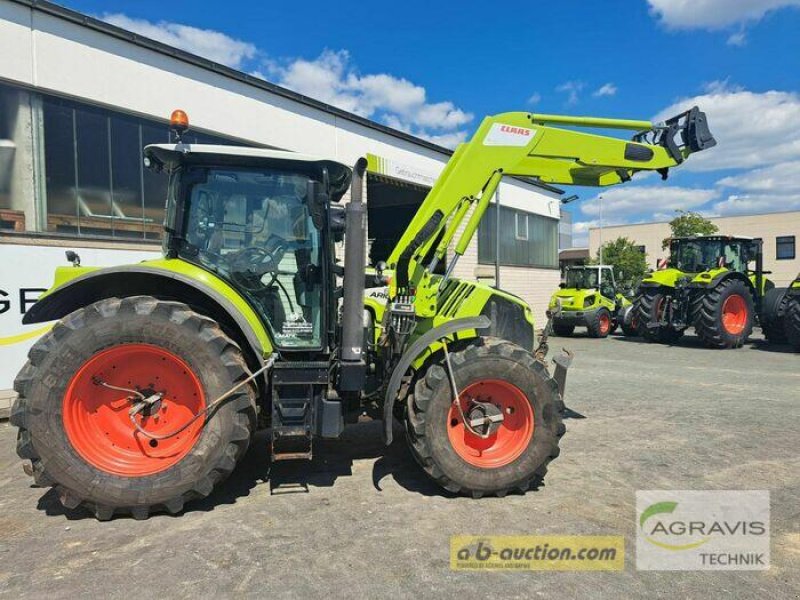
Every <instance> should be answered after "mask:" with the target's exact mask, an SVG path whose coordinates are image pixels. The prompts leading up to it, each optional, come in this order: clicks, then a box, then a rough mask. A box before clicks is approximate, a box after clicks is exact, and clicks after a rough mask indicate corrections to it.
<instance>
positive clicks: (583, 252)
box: [558, 248, 589, 260]
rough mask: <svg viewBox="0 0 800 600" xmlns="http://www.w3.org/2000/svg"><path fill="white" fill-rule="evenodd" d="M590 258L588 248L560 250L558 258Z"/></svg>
mask: <svg viewBox="0 0 800 600" xmlns="http://www.w3.org/2000/svg"><path fill="white" fill-rule="evenodd" d="M580 258H589V249H588V248H566V249H564V250H559V251H558V260H575V259H580Z"/></svg>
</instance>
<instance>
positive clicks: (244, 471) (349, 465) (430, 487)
mask: <svg viewBox="0 0 800 600" xmlns="http://www.w3.org/2000/svg"><path fill="white" fill-rule="evenodd" d="M381 427H382V424H381V423H380V422H379V421H373V422H367V423H358V424H356V425H350V426H348V427H346V428H345V431H344V434H343V435H342V437H341V438H340V439H337V440H323V439H315V440H314V458H313V460H311V461H299V460H298V461H284V462H276V463H271V462H270V451H269V434H268V432H267V431H260V432H258V433H257V434H256V435H255V436H254V438H253V440H252V441H251V443H250V448H249V449H248V451H247V454H245V456H244V458H243V459H242V460H241V461H240V462H239V464H238V465H237V466H236V468H235V469H234V471H233V473H231V476H230V477H229V478H228V479H227V480H225V481H224V482H223V483H221V484H220V485H219V486H218V487H217V488H216V489H215V490H214V491H213V492H212V493H211V494H210V495H209V496H207V497H206V498H203V499H200V500H194V501H190V502H187V505H186V508H185V511H184V512H191V511H213V510H214V509H215V508H216V507H217V506H221V505H226V504H235V503H236V501H237V500H238V499H240V498H244V497H246V496H248V495H249V494H250V492H251V490H253V489H254V488H255V487H256V486H258V485H263V484H269V486H270V493H271V494H273V495H279V494H286V493H307V492H308V491H309V488H318V487H331V486H333V485H334V484H335V483H336V480H337V479H339V478H340V477H348V476H350V475H352V473H353V463H354V462H355V461H356V460H363V459H372V458H377V461H375V463H374V465H373V472H372V482H373V485H374V487H375V489H376V490H378V491H382V488H381V482H382V481H383V480H384V479H385V478H386V477H389V476H391V477H392V478H393V479H394V480H395V481H396V482H397V484H398V485H400V486H401V487H403V488H405V489H407V490H409V491H411V492H415V493H418V494H422V495H424V496H434V495H439V496H445V497H448V496H451V495H452V494H450V493H449V492H447V491H446V490H443V489H441V488H440V487H439V486H438V485H437V484H436V483H435V482H433V481H431V480H430V478H428V476H427V475H426V474H425V473H424V472H423V471H422V469H420V467H419V466H418V465H417V463H416V462H415V461H414V458H413V457H412V456H411V453H410V452H409V450H408V448H407V446H406V444H405V434H404V432H403V431H402V429H401V428H399V427H397V426H396V427H395V436H394V437H395V442H394V443H393V444H392V445H391V446H389V447H386V446H385V445H384V443H383V440H382V437H381ZM37 508H38V509H39V510H41V511H44V512H45V514H47V515H49V516H64V517H66V518H67V519H68V520H80V519H87V518H89V519H93V518H94V516H93V515H91V514H90V513H89V512H88V511H86V510H85V509H83V508H80V507H79V508H76V509H68V508H66V507H64V506H63V505H62V504H61V501H60V500H59V499H58V494H57V492H56V491H55V490H54V489H52V488H51V489H48V490H47V491H46V492H45V493H44V494H43V495H42V496H41V497H40V498H39V501H38V503H37ZM162 514H163V515H167V513H156V512H154V513H153V515H152V516H157V515H162ZM179 514H182V513H179ZM167 516H169V515H167ZM115 518H119V517H115Z"/></svg>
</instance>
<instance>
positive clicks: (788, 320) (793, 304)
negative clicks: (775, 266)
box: [761, 274, 800, 351]
mask: <svg viewBox="0 0 800 600" xmlns="http://www.w3.org/2000/svg"><path fill="white" fill-rule="evenodd" d="M761 329H762V330H763V332H764V337H765V338H767V340H768V341H769V342H770V343H773V344H786V343H788V344H790V345H791V346H792V347H793V348H794V349H795V350H797V351H800V274H798V276H797V279H795V280H794V281H793V282H792V283H791V285H789V287H788V288H777V287H776V288H772V289H770V290H769V291H768V292H767V293H766V294H765V296H764V301H763V307H762V311H761Z"/></svg>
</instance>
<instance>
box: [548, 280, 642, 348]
mask: <svg viewBox="0 0 800 600" xmlns="http://www.w3.org/2000/svg"><path fill="white" fill-rule="evenodd" d="M632 308H633V303H632V302H631V301H630V300H628V298H626V297H625V295H624V294H622V293H621V292H620V290H619V288H618V287H617V284H616V282H615V280H614V268H613V267H611V266H609V265H584V266H577V267H568V268H567V270H566V275H565V281H564V283H562V284H561V289H559V290H558V291H557V292H556V293H554V294H553V297H552V298H551V299H550V306H549V309H548V316H551V318H552V323H553V333H554V334H555V335H557V336H560V337H568V336H571V335H572V334H573V332H574V331H575V327H586V329H587V331H588V332H589V335H590V336H591V337H595V338H604V337H607V336H609V335H610V334H612V333H614V332H615V331H616V330H617V327H620V326H621V327H622V331H623V332H624V333H625V335H629V336H633V335H637V326H636V320H635V319H634V317H635V314H634V313H633V312H632Z"/></svg>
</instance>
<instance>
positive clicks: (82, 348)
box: [11, 296, 256, 520]
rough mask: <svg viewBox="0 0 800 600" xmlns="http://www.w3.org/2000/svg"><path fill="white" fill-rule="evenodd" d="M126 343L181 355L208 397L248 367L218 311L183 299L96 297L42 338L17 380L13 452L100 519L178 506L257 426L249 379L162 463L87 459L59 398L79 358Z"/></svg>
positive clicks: (206, 487) (227, 463) (225, 466)
mask: <svg viewBox="0 0 800 600" xmlns="http://www.w3.org/2000/svg"><path fill="white" fill-rule="evenodd" d="M123 344H148V345H152V346H156V347H158V348H162V349H164V350H167V351H169V352H171V353H173V354H174V355H175V356H178V357H180V358H181V360H183V361H184V362H185V363H186V364H187V365H188V366H189V367H190V368H191V369H192V371H194V373H195V374H196V376H197V378H198V380H199V382H200V384H201V385H202V389H203V391H204V394H205V396H206V398H207V400H208V401H209V402H210V401H211V400H212V399H213V398H216V397H218V396H220V395H221V394H223V393H224V392H226V391H227V390H229V389H230V388H231V387H233V385H234V384H235V383H236V382H237V381H241V380H243V379H245V378H246V377H247V376H248V375H247V373H248V371H247V366H246V365H245V361H244V358H243V356H242V352H241V350H240V349H239V347H238V346H237V345H236V344H235V343H234V342H233V341H232V340H231V339H230V338H228V337H227V336H226V335H225V334H224V333H223V331H222V329H220V327H219V325H218V324H217V323H216V322H215V321H213V320H211V319H209V318H207V317H205V316H202V315H200V314H198V313H196V312H193V311H192V310H191V309H190V308H189V307H188V306H186V305H185V304H182V303H179V302H165V301H160V300H157V299H155V298H152V297H149V296H135V297H129V298H123V299H119V298H109V299H106V300H101V301H99V302H95V303H94V304H91V305H89V306H87V307H86V308H81V309H78V310H76V311H75V312H73V313H71V314H69V315H67V316H66V317H64V319H63V320H62V321H60V322H59V323H57V324H56V325H55V327H54V328H53V329H52V330H51V332H50V333H48V334H47V335H45V336H44V337H43V338H42V339H40V340H39V341H38V342H37V343H36V344H35V345H34V346H33V348H32V349H31V351H30V353H29V354H28V358H29V360H28V363H27V364H26V365H25V367H23V369H22V371H20V373H19V375H18V376H17V379H16V381H15V382H14V389H15V390H16V391H17V392H18V394H19V397H18V399H17V401H16V402H15V404H14V408H13V411H12V416H11V422H12V424H13V425H15V426H17V427H18V428H19V432H18V436H17V454H19V456H20V457H21V458H23V459H26V460H30V461H31V469H30V470H31V472H32V475H33V477H34V479H35V481H36V483H37V484H38V485H40V486H42V487H48V486H52V487H54V488H55V490H56V492H57V493H58V496H59V498H60V500H61V502H62V504H63V505H64V506H65V507H67V508H68V509H75V508H77V507H79V506H83V507H85V508H86V509H88V510H89V511H90V512H91V513H93V514H94V515H95V516H96V517H97V518H98V519H100V520H107V519H110V518H112V517H113V516H114V515H115V514H131V515H132V516H133V517H134V518H137V519H145V518H147V517H148V516H149V515H150V514H151V513H152V512H160V511H168V512H170V513H173V514H174V513H177V512H180V511H181V510H182V509H183V507H184V503H185V502H186V501H189V500H192V499H195V498H203V497H205V496H207V495H208V494H209V493H211V490H212V489H213V488H214V486H215V485H216V484H218V483H220V482H221V481H222V480H224V479H225V478H226V477H227V476H228V475H229V474H230V473H231V471H232V470H233V468H234V467H235V465H236V463H237V461H238V460H239V459H240V458H241V457H242V456H243V455H244V453H245V451H246V450H247V446H248V444H249V441H250V436H251V432H252V431H253V429H254V427H255V415H256V411H255V397H256V392H255V387H254V386H253V385H248V386H244V387H243V388H241V389H240V390H239V391H238V392H236V393H235V394H234V395H232V396H231V397H230V398H229V399H228V400H227V401H224V402H223V403H222V404H220V405H219V408H218V409H216V410H214V411H213V412H212V413H211V414H210V416H208V417H206V422H205V425H204V427H203V429H201V430H200V433H199V434H198V437H197V439H196V441H195V442H194V443H193V445H192V446H191V448H190V449H189V450H188V453H187V454H186V455H185V456H184V457H182V458H181V459H180V460H179V461H178V462H176V463H175V464H173V465H172V466H170V467H168V468H166V469H165V470H162V471H160V472H157V473H154V474H152V475H145V476H125V475H118V474H113V473H110V472H107V471H105V470H102V469H99V468H97V467H95V466H94V465H92V464H90V463H89V462H88V461H86V460H84V459H83V458H82V457H81V455H79V454H78V453H77V451H76V450H75V448H74V447H73V444H72V443H71V442H70V440H69V438H68V436H67V432H66V430H65V424H64V423H65V418H64V417H62V399H63V398H64V397H65V393H66V390H67V386H68V384H69V382H70V381H71V380H72V378H73V375H74V374H75V373H76V372H78V370H79V369H80V368H81V366H82V365H84V364H86V362H87V361H88V360H89V359H90V358H92V357H93V356H94V355H96V354H97V353H98V352H100V351H101V350H107V349H110V348H114V347H118V346H121V345H123ZM125 410H127V409H125Z"/></svg>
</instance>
